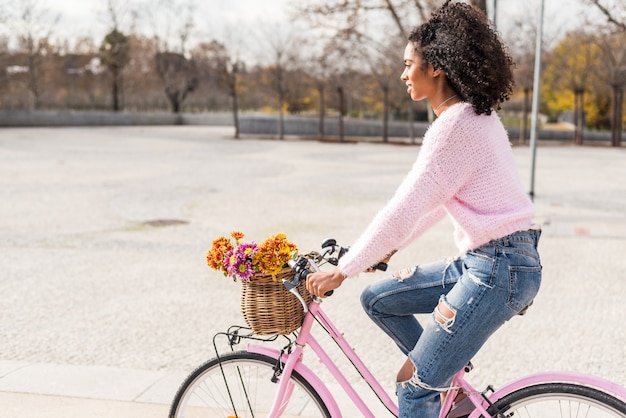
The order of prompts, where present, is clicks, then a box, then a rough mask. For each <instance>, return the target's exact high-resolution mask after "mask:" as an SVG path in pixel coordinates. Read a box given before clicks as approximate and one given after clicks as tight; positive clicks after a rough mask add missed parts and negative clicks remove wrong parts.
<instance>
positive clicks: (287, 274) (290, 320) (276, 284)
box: [241, 267, 312, 335]
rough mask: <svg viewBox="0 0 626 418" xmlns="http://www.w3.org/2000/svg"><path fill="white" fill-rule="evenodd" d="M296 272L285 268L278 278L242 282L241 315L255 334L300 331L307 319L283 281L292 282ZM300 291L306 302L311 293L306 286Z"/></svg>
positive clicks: (258, 277)
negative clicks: (290, 280)
mask: <svg viewBox="0 0 626 418" xmlns="http://www.w3.org/2000/svg"><path fill="white" fill-rule="evenodd" d="M294 274H295V272H294V271H293V269H291V268H289V267H286V268H284V269H282V270H281V271H280V272H279V273H278V274H277V275H276V276H275V277H276V278H275V279H274V278H273V277H272V276H255V277H253V278H252V279H250V280H246V281H243V282H242V283H241V285H242V286H241V313H242V314H243V319H244V320H245V321H246V323H247V324H248V326H249V327H250V328H251V329H252V332H254V333H255V334H258V335H270V334H280V335H286V334H290V333H292V332H293V331H295V330H296V329H298V328H300V326H301V325H302V321H303V320H304V310H303V309H302V304H301V303H300V301H299V300H298V298H296V297H295V296H294V295H292V294H291V293H289V291H287V289H285V286H284V285H283V283H282V279H283V278H284V279H288V280H289V279H292V278H293V276H294ZM298 291H299V292H300V295H301V296H302V298H303V299H304V300H305V301H306V303H307V304H308V303H310V302H311V299H312V297H311V294H310V293H309V292H308V291H307V290H306V287H305V285H304V283H301V284H300V285H299V286H298Z"/></svg>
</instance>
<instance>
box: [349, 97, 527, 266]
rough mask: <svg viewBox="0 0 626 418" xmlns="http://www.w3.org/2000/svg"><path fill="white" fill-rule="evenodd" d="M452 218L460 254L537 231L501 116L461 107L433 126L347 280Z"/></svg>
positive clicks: (359, 248)
mask: <svg viewBox="0 0 626 418" xmlns="http://www.w3.org/2000/svg"><path fill="white" fill-rule="evenodd" d="M446 213H447V214H448V215H450V218H451V219H452V222H453V224H454V242H455V244H456V246H457V248H458V249H459V252H460V253H462V254H464V253H466V252H467V251H469V250H471V249H474V248H477V247H479V246H480V245H482V244H485V243H487V242H489V241H490V240H492V239H496V238H501V237H503V236H506V235H509V234H511V233H513V232H515V231H519V230H523V229H528V228H530V227H531V224H532V216H533V213H534V208H533V204H532V202H531V201H530V199H529V197H528V196H527V194H526V193H525V192H524V189H523V187H522V184H521V182H520V179H519V176H518V173H517V168H516V164H515V160H514V158H513V152H512V150H511V145H510V143H509V139H508V136H507V133H506V131H505V129H504V127H503V126H502V123H501V122H500V119H499V118H498V116H497V114H496V113H495V112H492V114H491V115H489V116H487V115H477V114H476V113H475V112H474V110H473V109H472V106H471V105H470V104H468V103H459V104H456V105H454V106H452V107H450V108H448V110H446V111H445V112H444V113H443V114H442V115H441V116H440V117H439V118H438V119H437V120H435V122H434V123H433V124H432V125H431V127H430V128H429V129H428V131H427V132H426V135H425V136H424V141H423V145H422V147H421V150H420V152H419V155H418V157H417V160H416V161H415V163H414V164H413V167H412V169H411V171H410V172H409V173H408V175H407V176H406V177H405V178H404V180H403V181H402V183H401V184H400V186H399V187H398V189H397V190H396V193H395V195H394V196H393V197H392V198H391V200H390V201H389V202H388V203H387V205H385V207H383V209H382V210H381V211H380V212H379V213H378V214H377V215H376V217H375V218H374V219H373V220H372V222H371V223H370V224H369V226H368V227H367V228H366V229H365V231H364V232H363V234H362V235H361V237H360V238H359V239H358V240H357V241H356V242H355V243H354V245H352V247H351V248H350V251H349V252H348V253H347V254H346V255H345V256H344V257H343V258H342V259H341V261H340V263H339V268H340V270H341V272H342V273H343V274H345V275H347V276H355V275H357V274H359V273H360V272H362V271H364V270H366V269H367V268H368V267H369V266H371V265H373V264H376V263H377V262H379V261H380V260H382V259H384V258H385V257H386V256H387V255H388V254H389V253H391V252H392V251H393V250H399V249H402V248H404V247H406V246H407V245H409V244H410V243H411V242H412V241H413V240H415V239H416V238H417V237H419V236H420V235H421V234H422V233H423V232H424V231H425V230H426V229H428V228H429V227H430V226H432V225H433V224H434V223H436V222H437V221H438V220H440V219H441V218H442V217H443V216H444V215H445V214H446Z"/></svg>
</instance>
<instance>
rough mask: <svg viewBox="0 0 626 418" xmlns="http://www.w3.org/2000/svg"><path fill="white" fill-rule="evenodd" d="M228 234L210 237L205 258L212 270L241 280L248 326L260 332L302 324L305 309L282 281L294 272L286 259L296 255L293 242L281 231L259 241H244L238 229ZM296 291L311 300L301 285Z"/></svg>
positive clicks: (286, 329)
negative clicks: (213, 238)
mask: <svg viewBox="0 0 626 418" xmlns="http://www.w3.org/2000/svg"><path fill="white" fill-rule="evenodd" d="M230 236H231V238H226V237H224V236H220V237H218V238H217V239H215V240H213V243H212V245H211V249H210V250H209V251H208V252H207V255H206V260H207V264H208V265H209V267H211V268H212V269H214V270H217V271H221V272H222V273H224V276H227V277H231V278H232V279H233V280H234V281H237V280H239V281H240V282H241V284H242V287H241V289H242V290H241V312H242V313H243V317H244V319H245V321H246V323H247V324H248V326H249V327H250V328H251V329H252V331H253V332H254V333H255V334H259V335H262V334H265V335H268V334H283V335H284V334H289V333H291V332H293V331H295V330H296V329H297V328H299V327H300V326H301V325H302V321H303V320H304V311H303V309H302V305H301V304H300V301H298V299H297V298H296V297H295V296H294V295H292V294H291V293H289V292H288V291H287V289H286V288H285V286H283V283H282V280H283V279H291V278H293V276H294V274H295V273H294V271H293V269H291V268H290V267H289V266H288V265H287V262H288V261H289V260H290V259H292V258H294V257H295V256H296V254H297V251H298V249H297V247H296V245H295V244H293V243H291V242H289V241H288V240H287V236H286V235H285V234H284V233H278V234H276V235H273V236H271V237H269V238H267V239H265V240H264V241H263V242H261V243H260V244H257V243H255V242H254V241H250V242H244V241H243V238H244V234H243V233H242V232H239V231H234V232H232V233H231V234H230ZM233 239H234V243H233V241H232V240H233ZM298 291H299V292H300V295H301V296H302V297H303V298H304V300H305V301H306V302H307V303H309V302H311V295H310V294H309V292H308V291H307V290H306V287H305V286H304V284H301V285H300V286H298Z"/></svg>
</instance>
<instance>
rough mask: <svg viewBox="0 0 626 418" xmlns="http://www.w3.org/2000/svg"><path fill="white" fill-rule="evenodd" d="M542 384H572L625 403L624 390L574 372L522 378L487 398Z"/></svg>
mask: <svg viewBox="0 0 626 418" xmlns="http://www.w3.org/2000/svg"><path fill="white" fill-rule="evenodd" d="M542 383H572V384H578V385H583V386H589V387H592V388H595V389H598V390H601V391H603V392H606V393H609V394H611V395H613V396H615V397H617V398H619V399H621V400H623V401H624V402H626V388H623V387H621V386H619V385H617V384H615V383H613V382H611V381H609V380H606V379H603V378H601V377H597V376H592V375H588V374H583V373H574V372H544V373H537V374H533V375H529V376H526V377H523V378H521V379H518V380H515V381H513V382H511V383H509V384H507V385H506V386H504V387H502V388H500V389H498V390H497V391H495V392H494V393H493V394H492V395H491V396H489V401H490V402H491V403H494V402H496V401H497V400H498V399H500V398H502V397H504V396H505V395H507V394H509V393H511V392H514V391H516V390H518V389H521V388H525V387H528V386H532V385H537V384H542ZM483 406H484V407H485V408H487V407H488V405H487V403H486V402H483ZM479 416H480V412H479V411H474V412H472V413H471V414H470V415H469V417H468V418H478V417H479Z"/></svg>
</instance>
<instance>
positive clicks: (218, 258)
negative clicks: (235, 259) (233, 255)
mask: <svg viewBox="0 0 626 418" xmlns="http://www.w3.org/2000/svg"><path fill="white" fill-rule="evenodd" d="M232 249H233V244H232V243H231V242H230V240H229V239H228V238H225V237H223V236H221V237H218V238H216V239H215V240H213V243H212V245H211V249H210V250H209V251H208V252H207V255H206V262H207V264H208V265H209V267H211V268H212V269H214V270H220V271H222V272H224V273H226V268H225V266H224V255H225V254H226V253H227V252H229V251H232Z"/></svg>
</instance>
